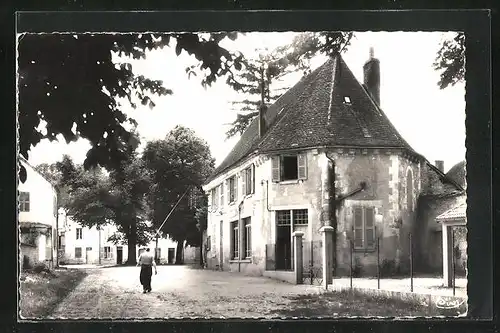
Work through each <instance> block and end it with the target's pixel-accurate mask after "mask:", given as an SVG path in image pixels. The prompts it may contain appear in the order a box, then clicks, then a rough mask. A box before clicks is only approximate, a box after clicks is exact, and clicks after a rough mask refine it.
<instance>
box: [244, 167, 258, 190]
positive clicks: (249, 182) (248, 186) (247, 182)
mask: <svg viewBox="0 0 500 333" xmlns="http://www.w3.org/2000/svg"><path fill="white" fill-rule="evenodd" d="M241 173H242V175H241V179H242V183H241V187H242V192H243V195H249V194H253V193H255V165H254V164H252V165H250V166H249V167H248V168H246V169H245V170H243V171H242V172H241Z"/></svg>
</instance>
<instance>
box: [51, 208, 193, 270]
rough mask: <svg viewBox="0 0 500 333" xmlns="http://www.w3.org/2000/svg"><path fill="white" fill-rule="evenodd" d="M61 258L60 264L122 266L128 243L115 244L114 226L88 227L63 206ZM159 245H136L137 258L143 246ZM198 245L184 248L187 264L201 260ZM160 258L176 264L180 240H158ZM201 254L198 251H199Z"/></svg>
mask: <svg viewBox="0 0 500 333" xmlns="http://www.w3.org/2000/svg"><path fill="white" fill-rule="evenodd" d="M59 221H60V228H59V261H60V263H61V264H93V265H120V264H123V263H125V262H126V261H127V259H128V246H127V245H126V244H115V243H114V242H112V241H110V240H109V239H110V237H111V236H112V235H113V234H114V233H115V232H117V228H116V226H114V225H111V224H109V225H105V226H102V227H101V228H99V229H97V228H95V227H93V228H88V227H85V226H82V225H80V224H79V223H77V222H75V221H73V220H72V219H71V217H70V216H67V214H66V212H65V211H64V210H63V209H60V211H59ZM145 247H149V248H150V249H151V250H152V251H154V249H155V248H156V242H155V241H154V240H153V241H151V242H150V243H149V244H148V245H146V246H137V250H136V253H137V258H139V255H140V254H141V252H142V249H143V248H145ZM196 249H198V248H192V247H189V246H188V247H186V248H185V249H184V259H185V260H184V261H185V263H191V262H195V261H196V259H197V258H198V259H199V253H198V252H199V250H198V251H196ZM157 251H158V258H159V263H160V264H174V263H175V256H176V251H177V242H175V241H173V240H172V239H171V238H160V239H159V240H158V250H157ZM197 253H198V254H197Z"/></svg>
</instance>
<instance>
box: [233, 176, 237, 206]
mask: <svg viewBox="0 0 500 333" xmlns="http://www.w3.org/2000/svg"><path fill="white" fill-rule="evenodd" d="M233 191H234V202H236V201H238V177H236V176H234V182H233Z"/></svg>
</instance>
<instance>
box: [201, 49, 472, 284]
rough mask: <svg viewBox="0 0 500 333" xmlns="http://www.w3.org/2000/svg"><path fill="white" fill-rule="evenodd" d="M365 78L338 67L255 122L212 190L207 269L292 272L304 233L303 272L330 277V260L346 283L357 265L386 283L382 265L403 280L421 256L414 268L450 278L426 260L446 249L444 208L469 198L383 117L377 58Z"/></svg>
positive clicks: (332, 64)
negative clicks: (297, 239)
mask: <svg viewBox="0 0 500 333" xmlns="http://www.w3.org/2000/svg"><path fill="white" fill-rule="evenodd" d="M363 69H364V82H363V83H360V82H358V81H357V79H356V78H355V77H354V75H353V74H352V72H351V70H350V69H349V68H348V66H347V65H346V63H345V62H344V60H343V59H342V57H341V56H340V55H338V54H337V55H335V56H332V57H331V58H330V59H329V60H328V61H326V63H324V64H323V65H322V66H320V67H319V68H317V69H316V70H315V71H313V72H312V73H311V74H309V75H307V76H306V77H304V78H303V79H302V80H300V81H299V82H298V83H297V84H296V85H295V86H293V87H292V88H291V89H290V90H289V91H287V92H286V93H285V94H284V95H283V96H281V98H279V99H278V100H277V101H276V102H275V103H274V104H273V105H271V106H270V107H269V108H268V109H267V110H266V111H265V112H261V113H260V114H259V116H258V117H257V118H256V119H254V120H253V121H252V122H251V124H250V125H249V127H248V128H247V129H246V131H245V132H244V133H243V134H242V136H241V138H240V140H239V141H238V142H237V143H236V145H235V146H234V148H233V149H232V150H231V151H230V152H229V154H228V155H227V157H226V158H225V159H224V160H223V162H222V163H221V164H220V165H219V166H218V168H217V169H216V170H215V172H214V173H213V174H212V176H211V177H210V178H209V179H208V180H207V182H206V184H205V185H204V190H205V192H206V193H208V200H209V214H208V228H207V232H206V237H205V249H206V253H205V256H206V261H207V266H208V267H210V268H213V269H223V270H230V271H240V272H244V273H246V274H252V275H262V274H263V273H264V272H265V271H268V270H284V271H286V270H291V269H293V255H294V253H293V252H294V251H293V242H294V241H293V235H294V233H296V232H300V233H301V234H303V236H302V239H303V244H304V246H303V253H302V255H303V258H304V259H303V264H304V268H306V267H319V268H320V269H321V267H322V265H323V263H322V253H325V251H328V253H331V256H330V257H331V258H332V260H333V263H332V264H331V267H333V274H335V275H347V274H349V272H350V269H351V263H353V265H354V266H355V267H354V268H355V269H356V270H357V271H358V274H361V275H375V274H376V272H377V265H378V261H377V258H380V260H379V262H380V263H381V266H383V267H384V269H386V270H388V271H390V272H391V273H392V274H397V273H400V272H405V271H408V270H409V266H410V255H412V256H413V257H414V260H415V262H416V263H418V264H417V266H416V267H414V268H415V269H418V270H421V271H426V270H427V271H436V270H438V271H440V270H441V267H439V268H438V266H439V263H437V262H435V263H434V262H432V258H431V254H429V252H427V251H428V249H429V246H432V247H433V249H432V251H436V252H438V251H439V244H440V243H441V237H440V235H437V234H435V233H436V231H437V230H438V229H439V224H437V222H436V220H435V218H436V217H437V215H439V214H441V213H442V211H441V210H440V209H437V210H436V209H435V206H436V202H437V201H439V200H444V201H446V200H448V198H451V197H453V198H455V197H463V196H464V195H465V191H464V188H463V187H462V186H460V184H458V183H457V182H456V181H455V180H453V179H451V178H450V177H448V176H447V175H446V174H445V173H444V172H443V169H442V167H441V166H442V163H441V162H438V163H436V165H434V164H432V163H430V162H429V161H428V160H427V159H426V158H425V157H423V156H422V155H421V154H419V153H417V152H416V151H415V150H414V149H413V148H412V147H411V146H410V145H409V144H408V143H407V142H406V141H405V140H404V138H403V137H402V136H401V135H400V134H399V132H398V131H397V130H396V128H395V127H394V126H393V125H392V124H391V122H390V121H389V119H388V118H387V116H386V115H385V114H384V112H383V110H382V109H381V107H380V64H379V61H378V60H377V59H376V58H375V57H374V54H373V51H371V52H370V57H369V60H368V61H367V62H366V64H365V65H364V68H363ZM450 200H451V199H450ZM451 201H453V200H451ZM425 202H427V206H425ZM446 202H448V201H446ZM425 207H426V208H425ZM420 215H425V216H423V217H422V216H420ZM419 217H421V218H419ZM325 232H326V233H327V234H326V236H325ZM296 234H297V233H296ZM324 237H327V238H324ZM325 239H327V240H329V241H328V242H327V246H328V248H325V249H323V247H324V246H325V245H324V244H325V242H324V241H325ZM438 257H441V258H442V256H441V255H438Z"/></svg>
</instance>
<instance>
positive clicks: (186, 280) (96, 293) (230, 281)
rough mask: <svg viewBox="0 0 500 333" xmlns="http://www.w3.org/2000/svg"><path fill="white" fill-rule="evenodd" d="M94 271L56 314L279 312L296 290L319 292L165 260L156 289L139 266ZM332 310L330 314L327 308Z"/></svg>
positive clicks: (120, 315) (231, 315)
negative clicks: (144, 281) (146, 284)
mask: <svg viewBox="0 0 500 333" xmlns="http://www.w3.org/2000/svg"><path fill="white" fill-rule="evenodd" d="M86 269H87V270H88V272H89V275H88V276H87V277H86V278H85V279H84V280H83V281H82V282H81V283H80V284H79V285H78V287H77V288H76V289H75V290H74V291H73V292H72V293H71V294H70V295H69V296H68V297H67V298H66V299H65V300H64V301H63V302H62V303H61V304H60V305H59V306H58V307H57V309H56V310H55V312H54V313H53V314H52V316H51V317H53V318H71V319H76V318H186V317H198V318H200V317H210V318H221V317H223V318H241V317H245V318H256V317H260V318H262V317H268V318H269V317H276V314H273V313H276V310H278V309H283V308H287V307H288V305H289V304H290V302H291V301H290V298H289V297H290V296H293V295H299V294H308V293H316V292H318V287H317V286H307V285H291V284H287V283H281V282H278V281H275V280H271V279H268V278H264V277H247V276H243V275H240V274H237V273H228V272H215V271H210V270H198V269H191V268H189V267H186V266H159V267H158V275H153V282H152V287H153V291H152V292H151V293H148V294H143V293H142V287H141V285H140V283H139V270H140V269H139V268H138V267H108V268H86ZM325 315H328V314H325Z"/></svg>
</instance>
